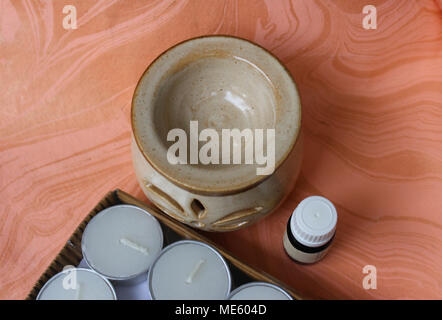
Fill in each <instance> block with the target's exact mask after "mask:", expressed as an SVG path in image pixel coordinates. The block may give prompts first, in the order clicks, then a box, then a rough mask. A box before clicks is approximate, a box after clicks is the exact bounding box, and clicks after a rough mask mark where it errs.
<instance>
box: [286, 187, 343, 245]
mask: <svg viewBox="0 0 442 320" xmlns="http://www.w3.org/2000/svg"><path fill="white" fill-rule="evenodd" d="M337 221H338V214H337V212H336V208H335V206H334V205H333V203H331V202H330V201H329V200H327V199H326V198H324V197H320V196H312V197H308V198H305V199H304V200H302V201H301V203H300V204H299V205H298V206H297V207H296V209H295V211H294V212H293V214H292V217H291V219H290V229H291V231H292V233H293V236H294V237H295V239H296V240H298V241H299V242H300V243H302V244H303V245H305V246H308V247H320V246H322V245H324V244H326V243H327V242H328V241H330V239H331V238H332V237H333V235H334V234H335V231H336V223H337Z"/></svg>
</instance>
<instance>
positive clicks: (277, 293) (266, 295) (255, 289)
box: [229, 282, 293, 300]
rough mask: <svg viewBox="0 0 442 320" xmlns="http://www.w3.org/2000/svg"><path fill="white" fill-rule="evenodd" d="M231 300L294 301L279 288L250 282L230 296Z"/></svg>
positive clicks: (269, 284)
mask: <svg viewBox="0 0 442 320" xmlns="http://www.w3.org/2000/svg"><path fill="white" fill-rule="evenodd" d="M229 299H230V300H293V298H292V297H291V296H290V295H289V294H288V293H287V292H285V291H284V290H283V289H281V288H280V287H278V286H275V285H273V284H271V283H267V282H250V283H247V284H245V285H242V286H240V287H238V288H236V289H235V290H233V291H232V293H231V294H230V296H229Z"/></svg>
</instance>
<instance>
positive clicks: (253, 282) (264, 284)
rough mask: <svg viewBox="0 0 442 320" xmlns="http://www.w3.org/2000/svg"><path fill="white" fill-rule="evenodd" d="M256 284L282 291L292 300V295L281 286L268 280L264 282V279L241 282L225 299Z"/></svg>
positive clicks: (229, 298)
mask: <svg viewBox="0 0 442 320" xmlns="http://www.w3.org/2000/svg"><path fill="white" fill-rule="evenodd" d="M256 285H259V286H265V287H271V288H273V289H276V290H278V291H279V292H281V293H283V294H284V295H285V296H286V297H287V298H289V300H293V297H292V296H291V295H290V294H289V293H288V292H287V291H285V290H284V289H282V288H281V287H279V286H277V285H275V284H273V283H270V282H264V281H252V282H247V283H245V284H243V285H242V286H239V287H238V288H236V289H235V290H233V291H232V292H231V293H230V294H229V296H228V298H227V300H231V299H232V297H233V296H235V295H236V294H237V293H238V292H240V291H241V290H243V289H246V288H248V287H252V286H256Z"/></svg>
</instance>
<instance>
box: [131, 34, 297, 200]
mask: <svg viewBox="0 0 442 320" xmlns="http://www.w3.org/2000/svg"><path fill="white" fill-rule="evenodd" d="M204 38H228V39H235V40H240V41H244V42H247V43H248V44H251V45H252V46H255V47H256V48H258V49H261V50H263V51H264V52H265V53H266V54H268V55H269V56H270V57H271V58H273V59H274V60H275V62H276V63H278V64H279V65H280V66H281V67H282V69H283V70H284V72H285V74H286V75H287V76H288V78H289V79H290V82H291V83H292V85H293V88H294V93H295V95H296V96H297V98H298V102H299V113H298V114H299V117H298V123H297V128H296V131H295V133H294V135H293V137H292V139H291V141H290V145H289V147H288V148H287V149H286V150H285V153H284V155H283V156H282V157H281V158H280V159H279V160H278V162H276V163H275V169H274V171H273V173H272V174H270V175H256V176H255V179H253V180H250V181H248V182H247V183H244V184H242V185H238V186H235V187H230V188H200V187H198V186H196V185H192V184H188V183H186V182H183V181H180V180H178V179H176V178H175V177H173V176H172V175H170V174H168V173H167V172H166V171H165V170H162V169H161V168H160V167H159V166H158V165H156V164H155V162H154V161H152V160H151V159H150V158H149V156H148V154H147V152H146V151H145V150H144V149H143V147H142V144H141V143H140V141H139V139H138V132H139V130H138V129H137V126H136V125H135V113H134V101H135V97H136V96H137V93H138V89H139V85H140V83H141V80H142V79H143V78H144V77H145V76H146V74H147V73H148V71H149V70H150V67H151V66H153V65H154V64H155V63H156V62H157V61H158V60H159V58H161V57H162V56H164V55H165V54H166V53H168V52H169V51H171V50H172V49H174V48H176V47H178V46H180V45H182V44H184V43H187V42H192V41H195V40H198V39H204ZM301 106H302V104H301V99H300V96H299V91H298V88H297V86H296V83H295V81H294V79H293V77H292V75H291V73H290V72H289V70H288V69H287V68H286V66H285V65H284V64H283V63H282V61H281V60H280V59H279V58H277V57H276V56H275V55H274V54H273V53H271V52H270V51H269V50H267V49H265V48H264V47H262V46H260V45H258V44H256V43H254V42H252V41H250V40H247V39H244V38H240V37H237V36H232V35H223V34H215V35H204V36H198V37H194V38H190V39H186V40H184V41H180V42H178V43H176V44H175V45H173V46H171V47H169V48H168V49H166V50H165V51H163V52H162V53H161V54H159V55H158V56H157V57H156V58H155V59H154V60H153V61H152V62H151V63H150V64H149V65H148V66H147V68H146V70H144V72H143V74H142V75H141V77H140V78H139V79H138V82H137V85H136V86H135V90H134V93H133V95H132V101H131V126H132V133H133V137H134V140H135V142H136V144H137V147H138V149H139V150H140V151H141V154H142V155H143V157H144V158H145V159H146V161H147V162H148V163H149V164H150V165H151V166H152V167H153V168H154V169H155V170H156V171H157V172H159V173H160V174H161V175H162V176H164V177H166V178H167V179H168V180H169V181H171V182H172V183H174V184H176V185H177V186H179V187H181V188H183V189H186V190H188V191H190V192H194V193H197V194H203V195H229V194H234V193H238V192H242V191H246V190H249V189H251V188H253V187H254V186H256V185H258V184H259V183H261V182H263V181H264V180H266V179H268V178H269V177H271V176H272V175H273V174H274V173H275V172H276V171H277V170H278V168H279V167H280V166H281V165H282V164H283V163H284V162H285V161H286V160H287V158H288V156H289V155H290V153H291V152H292V151H293V149H294V147H295V145H296V143H297V142H298V141H299V136H300V131H301V119H302V108H301Z"/></svg>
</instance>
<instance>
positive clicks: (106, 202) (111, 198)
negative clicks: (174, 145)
mask: <svg viewBox="0 0 442 320" xmlns="http://www.w3.org/2000/svg"><path fill="white" fill-rule="evenodd" d="M122 203H126V204H132V205H136V206H139V207H141V208H143V209H146V210H148V211H149V212H150V213H151V214H153V215H154V216H155V217H156V218H157V219H158V220H159V221H160V222H161V223H163V224H164V225H166V226H167V227H169V228H171V229H172V230H173V231H175V232H176V233H178V234H180V235H181V236H183V237H184V238H187V239H194V240H198V241H202V242H205V243H208V244H210V245H211V246H213V247H215V248H216V249H217V250H218V251H219V252H220V253H221V254H222V255H223V256H224V258H225V259H226V260H228V261H229V262H230V263H231V264H232V265H234V266H235V267H237V268H238V269H240V270H241V271H243V272H244V273H245V274H247V275H248V276H249V277H251V278H253V279H255V280H256V281H265V282H270V283H273V284H276V285H278V286H280V287H282V288H284V289H285V290H286V291H287V292H288V293H290V294H291V295H292V296H293V298H294V299H297V300H301V299H304V298H303V297H302V296H301V295H300V294H299V293H297V292H296V291H295V290H293V289H292V288H290V287H288V286H286V285H284V284H283V283H281V282H280V281H279V280H277V279H276V278H274V277H272V276H270V275H269V274H267V273H265V272H263V271H261V270H258V269H256V268H253V267H251V266H250V265H248V264H246V263H244V262H242V261H241V260H239V259H238V258H236V257H234V256H233V255H232V254H230V253H229V252H228V251H226V250H225V249H223V248H222V247H220V246H219V245H217V244H216V243H214V242H213V241H211V240H209V239H207V238H206V237H204V236H203V235H201V234H200V233H198V232H197V231H195V230H193V229H191V228H189V227H187V226H185V225H183V224H181V223H179V222H177V221H175V220H173V219H172V218H170V217H169V216H167V215H165V214H164V213H162V212H160V211H159V210H158V209H156V208H155V207H153V206H151V205H148V204H146V203H144V202H142V201H140V200H138V199H136V198H134V197H132V196H131V195H129V194H127V193H126V192H124V191H121V190H119V189H117V190H114V191H110V192H109V193H107V194H106V196H105V197H104V198H103V199H101V201H100V202H99V203H98V204H97V205H96V206H95V208H94V209H92V211H91V212H90V213H89V214H88V215H87V216H86V218H84V220H83V221H82V222H81V223H80V225H79V226H78V228H77V229H76V230H75V231H74V233H73V234H72V236H71V237H70V238H69V240H68V241H67V242H66V245H65V246H64V247H63V249H62V250H61V251H60V252H59V253H58V255H57V257H56V258H55V259H54V260H53V261H52V263H51V264H50V265H49V267H48V268H47V269H46V271H45V272H44V273H43V274H42V275H41V276H40V278H39V279H38V280H37V282H36V283H35V284H34V287H33V288H32V290H31V291H30V292H29V294H28V296H27V297H26V299H27V300H34V299H35V298H36V297H37V295H38V292H39V291H40V289H41V288H42V287H43V285H44V284H45V283H46V281H48V280H49V279H50V278H51V277H53V276H54V275H56V274H57V273H59V272H60V271H62V270H63V268H64V267H65V266H67V265H73V266H76V265H78V264H79V263H80V261H81V259H82V258H83V256H82V252H81V237H82V235H83V232H84V229H85V228H86V225H87V224H88V222H89V221H90V220H91V219H92V218H93V217H94V216H95V215H96V214H97V213H98V212H100V211H101V210H103V209H105V208H107V207H110V206H113V205H117V204H122Z"/></svg>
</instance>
